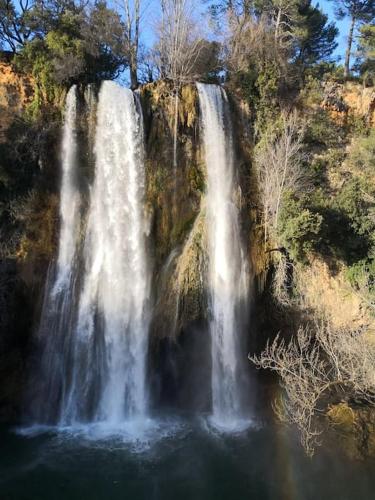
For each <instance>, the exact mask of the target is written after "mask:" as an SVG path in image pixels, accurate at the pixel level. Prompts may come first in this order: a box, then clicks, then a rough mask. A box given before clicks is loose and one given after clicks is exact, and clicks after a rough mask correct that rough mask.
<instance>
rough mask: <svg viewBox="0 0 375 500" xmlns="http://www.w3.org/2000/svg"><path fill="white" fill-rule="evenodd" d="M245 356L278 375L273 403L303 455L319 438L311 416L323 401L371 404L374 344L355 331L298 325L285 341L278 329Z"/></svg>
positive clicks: (310, 451)
mask: <svg viewBox="0 0 375 500" xmlns="http://www.w3.org/2000/svg"><path fill="white" fill-rule="evenodd" d="M249 359H250V360H251V361H252V362H253V363H254V364H255V365H256V366H257V368H263V369H267V370H271V371H274V372H276V373H277V374H278V375H279V377H280V383H281V386H282V387H283V389H284V391H283V394H282V396H281V398H279V399H278V400H277V401H275V403H274V409H275V411H276V414H277V415H278V417H279V418H280V419H281V420H282V421H284V422H287V423H289V424H295V425H296V426H297V427H298V429H299V430H300V433H301V443H302V445H303V446H304V448H305V450H306V452H307V453H308V454H309V455H312V454H313V453H314V448H315V446H316V445H317V444H319V442H318V436H319V435H320V434H321V428H320V426H319V421H318V419H317V417H318V416H319V415H324V414H325V413H326V411H327V409H328V405H329V403H332V402H334V401H342V400H343V399H344V400H346V401H348V400H350V399H352V398H356V399H361V400H362V401H364V402H366V403H369V404H371V405H375V368H374V367H375V346H374V344H372V343H371V342H369V341H368V339H366V338H365V336H364V334H363V333H362V332H360V331H347V330H346V331H345V330H334V329H333V328H332V327H331V326H330V325H328V324H324V323H319V324H316V328H315V329H314V332H312V331H311V329H309V328H303V327H300V328H299V330H298V333H297V336H296V338H293V339H292V340H290V342H289V343H287V342H285V340H283V339H281V338H280V336H279V335H278V336H277V337H276V338H275V340H274V341H273V342H268V343H267V345H266V348H265V349H264V351H263V352H262V353H261V354H260V355H258V356H257V355H254V356H249Z"/></svg>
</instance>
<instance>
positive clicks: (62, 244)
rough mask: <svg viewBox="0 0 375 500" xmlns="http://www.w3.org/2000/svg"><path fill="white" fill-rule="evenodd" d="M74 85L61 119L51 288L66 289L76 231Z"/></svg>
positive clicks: (75, 111)
mask: <svg viewBox="0 0 375 500" xmlns="http://www.w3.org/2000/svg"><path fill="white" fill-rule="evenodd" d="M76 120H77V89H76V86H75V85H73V87H71V89H70V90H69V92H68V94H67V96H66V104H65V121H64V131H63V138H62V145H61V163H62V180H61V193H60V221H61V222H60V224H61V225H60V240H59V255H58V260H57V279H56V282H55V285H54V290H53V292H54V293H55V294H56V293H58V292H59V291H62V290H64V289H66V288H67V287H68V286H69V282H70V279H71V273H72V267H73V262H74V257H75V252H76V242H77V236H78V231H79V205H80V196H79V192H78V190H77V181H76V170H77V168H76V167H77V139H76Z"/></svg>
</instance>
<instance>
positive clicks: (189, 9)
mask: <svg viewBox="0 0 375 500" xmlns="http://www.w3.org/2000/svg"><path fill="white" fill-rule="evenodd" d="M195 9H196V4H195V0H161V11H162V16H161V20H160V23H159V25H158V29H157V36H158V42H157V44H156V51H155V54H156V59H157V61H158V66H159V73H160V75H161V77H162V78H168V79H170V80H171V81H172V83H173V94H174V149H173V150H174V154H173V166H174V168H177V129H178V102H179V91H180V87H181V85H182V84H184V83H188V82H190V81H192V80H193V79H194V78H195V77H196V74H195V72H194V70H195V66H196V62H197V60H198V58H199V54H200V48H201V46H202V44H201V40H202V37H201V35H200V34H199V32H198V24H197V21H196V20H195V17H194V12H195Z"/></svg>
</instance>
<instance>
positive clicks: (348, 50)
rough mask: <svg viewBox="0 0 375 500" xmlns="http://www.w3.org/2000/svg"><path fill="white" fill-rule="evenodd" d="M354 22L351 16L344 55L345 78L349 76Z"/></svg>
mask: <svg viewBox="0 0 375 500" xmlns="http://www.w3.org/2000/svg"><path fill="white" fill-rule="evenodd" d="M355 22H356V19H355V17H354V16H353V17H352V21H351V24H350V30H349V36H348V46H347V48H346V54H345V69H344V76H345V78H348V77H349V74H350V54H351V52H352V45H353V34H354V27H355Z"/></svg>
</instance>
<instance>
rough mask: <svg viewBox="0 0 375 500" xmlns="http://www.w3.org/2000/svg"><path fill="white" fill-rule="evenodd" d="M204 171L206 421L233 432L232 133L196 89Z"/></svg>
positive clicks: (239, 290)
mask: <svg viewBox="0 0 375 500" xmlns="http://www.w3.org/2000/svg"><path fill="white" fill-rule="evenodd" d="M197 87H198V93H199V102H200V108H201V113H202V125H203V142H204V149H205V158H206V167H207V216H206V220H207V222H206V224H207V230H208V255H209V265H208V283H209V302H210V315H211V319H210V331H211V343H212V348H211V353H212V408H213V415H212V421H213V423H214V424H216V425H217V426H219V427H223V428H233V427H235V426H236V423H237V422H238V421H239V420H240V419H241V417H242V408H241V387H240V377H239V374H240V365H241V362H240V360H239V357H240V352H239V337H240V334H241V328H242V320H243V318H242V317H241V316H242V314H241V305H243V303H244V301H245V300H246V295H247V267H246V261H245V257H244V253H243V250H242V246H241V239H240V230H239V214H238V209H237V207H236V205H235V203H234V196H235V191H236V188H237V187H238V186H237V184H236V180H235V175H234V165H233V146H232V130H231V123H230V117H229V113H228V103H227V97H226V94H225V92H224V90H223V89H222V88H220V87H219V86H216V85H205V84H201V83H199V84H197Z"/></svg>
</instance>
